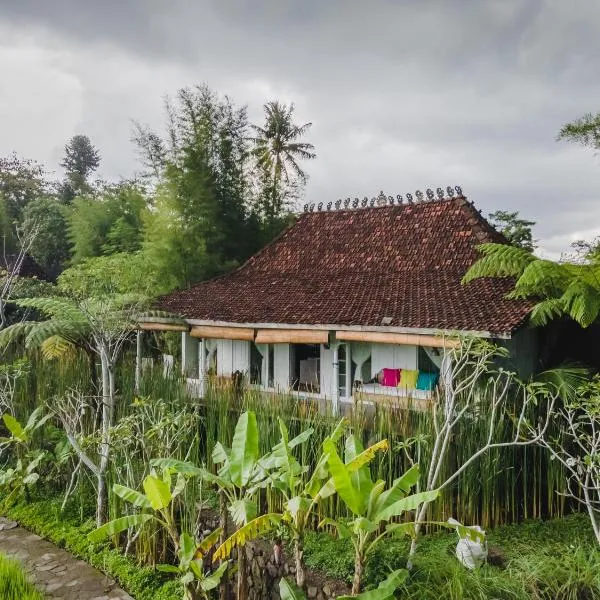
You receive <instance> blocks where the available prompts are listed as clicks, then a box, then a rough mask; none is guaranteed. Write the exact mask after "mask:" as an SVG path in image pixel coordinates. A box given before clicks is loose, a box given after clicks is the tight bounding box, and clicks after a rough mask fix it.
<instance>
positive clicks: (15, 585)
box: [0, 554, 44, 600]
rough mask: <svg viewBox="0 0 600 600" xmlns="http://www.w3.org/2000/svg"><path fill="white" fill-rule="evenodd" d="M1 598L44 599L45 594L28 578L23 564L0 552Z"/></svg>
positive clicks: (18, 599)
mask: <svg viewBox="0 0 600 600" xmlns="http://www.w3.org/2000/svg"><path fill="white" fill-rule="evenodd" d="M0 598H2V600H43V598H44V596H43V595H42V594H41V592H39V591H38V590H37V589H36V588H35V586H34V585H33V584H32V583H31V582H30V581H29V580H28V579H27V575H26V574H25V571H23V568H22V567H21V565H20V564H19V563H18V562H17V561H15V560H11V559H9V558H6V557H5V556H3V555H2V554H0Z"/></svg>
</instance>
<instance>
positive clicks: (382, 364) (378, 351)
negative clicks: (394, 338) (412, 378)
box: [371, 344, 417, 377]
mask: <svg viewBox="0 0 600 600" xmlns="http://www.w3.org/2000/svg"><path fill="white" fill-rule="evenodd" d="M384 368H388V369H416V368H417V347H416V346H393V345H390V344H372V348H371V377H375V375H376V374H377V373H378V372H379V371H381V369H384Z"/></svg>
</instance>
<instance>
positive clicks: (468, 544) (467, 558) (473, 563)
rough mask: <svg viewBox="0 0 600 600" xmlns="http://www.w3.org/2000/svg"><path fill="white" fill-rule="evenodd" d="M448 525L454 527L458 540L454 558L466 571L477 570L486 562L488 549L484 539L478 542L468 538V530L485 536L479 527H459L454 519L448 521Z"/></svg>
mask: <svg viewBox="0 0 600 600" xmlns="http://www.w3.org/2000/svg"><path fill="white" fill-rule="evenodd" d="M448 523H450V524H451V525H456V526H457V527H456V533H457V534H458V537H459V538H460V539H459V540H458V544H456V558H458V560H459V562H460V563H461V564H462V565H463V566H464V567H466V568H467V569H471V570H473V569H477V568H478V567H481V565H483V564H484V563H485V561H486V560H487V556H488V549H487V541H486V540H485V539H483V540H478V539H475V538H472V537H470V536H469V532H468V530H472V531H476V532H477V533H481V534H485V531H483V529H481V527H479V525H470V526H468V527H467V526H465V525H461V524H460V523H459V522H458V521H457V520H456V519H448Z"/></svg>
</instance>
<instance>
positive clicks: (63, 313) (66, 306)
mask: <svg viewBox="0 0 600 600" xmlns="http://www.w3.org/2000/svg"><path fill="white" fill-rule="evenodd" d="M14 304H16V305H17V306H21V307H23V308H33V309H35V310H38V311H40V312H41V313H43V314H45V315H48V316H50V317H61V318H62V319H68V320H72V321H76V320H79V321H83V320H85V315H84V314H83V313H82V311H81V309H80V308H79V307H78V306H77V304H75V302H73V301H71V300H68V299H66V298H22V299H18V300H15V301H14Z"/></svg>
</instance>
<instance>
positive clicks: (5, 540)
mask: <svg viewBox="0 0 600 600" xmlns="http://www.w3.org/2000/svg"><path fill="white" fill-rule="evenodd" d="M0 552H1V553H2V554H5V555H6V556H10V557H12V558H15V559H17V560H19V561H20V562H21V564H22V565H23V566H24V568H25V570H26V571H27V572H28V573H29V575H30V577H31V579H32V581H33V582H34V583H35V584H36V585H37V587H38V588H39V589H40V590H42V591H43V592H45V593H46V596H47V597H48V598H54V599H58V598H62V600H110V599H113V598H119V599H121V600H133V598H132V597H131V596H129V594H126V593H125V592H124V591H123V590H122V589H120V588H119V587H118V586H117V585H116V583H115V582H114V581H113V580H112V579H110V578H109V577H107V576H106V575H104V574H103V573H101V572H100V571H98V570H97V569H94V568H93V567H91V566H90V565H88V564H87V563H86V562H84V561H82V560H79V559H77V558H75V557H74V556H73V555H72V554H69V553H68V552H66V551H65V550H62V549H60V548H58V547H56V546H55V545H54V544H51V543H50V542H47V541H46V540H43V539H42V538H41V537H40V536H39V535H35V534H34V533H31V532H30V531H27V530H26V529H23V528H22V527H18V526H17V524H16V523H14V522H12V521H8V520H6V519H3V518H1V517H0Z"/></svg>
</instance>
